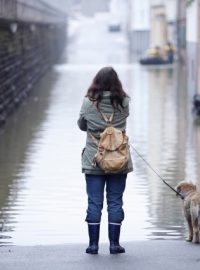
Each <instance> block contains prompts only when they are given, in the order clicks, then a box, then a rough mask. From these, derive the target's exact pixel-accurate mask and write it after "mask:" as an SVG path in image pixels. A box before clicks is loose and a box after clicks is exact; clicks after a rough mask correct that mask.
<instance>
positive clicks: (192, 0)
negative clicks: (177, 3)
mask: <svg viewBox="0 0 200 270" xmlns="http://www.w3.org/2000/svg"><path fill="white" fill-rule="evenodd" d="M194 1H195V0H186V5H187V7H189V6H190V5H191V4H192V3H193V2H194Z"/></svg>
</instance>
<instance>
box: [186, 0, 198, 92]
mask: <svg viewBox="0 0 200 270" xmlns="http://www.w3.org/2000/svg"><path fill="white" fill-rule="evenodd" d="M199 15H200V0H194V1H192V2H191V3H190V4H189V5H188V6H187V13H186V17H187V20H186V40H187V56H188V57H187V66H188V87H189V90H190V94H191V96H192V95H193V94H195V92H199V94H200V67H199V63H200V52H199V45H200V27H199V23H200V18H199Z"/></svg>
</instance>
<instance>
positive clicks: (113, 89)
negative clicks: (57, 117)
mask: <svg viewBox="0 0 200 270" xmlns="http://www.w3.org/2000/svg"><path fill="white" fill-rule="evenodd" d="M102 112H103V113H104V114H105V115H106V116H107V117H108V118H109V117H110V116H111V115H112V113H114V117H113V121H112V125H113V126H114V127H115V128H117V129H120V130H121V131H123V132H124V131H125V130H126V118H127V117H128V115H129V97H128V95H127V94H126V93H125V92H124V90H123V88H122V84H121V82H120V80H119V78H118V75H117V73H116V71H115V70H114V69H113V68H112V67H104V68H102V69H101V70H100V71H99V72H98V73H97V74H96V76H95V78H94V79H93V82H92V84H91V86H90V87H89V89H88V91H87V94H86V96H85V98H84V100H83V104H82V107H81V111H80V116H79V120H78V126H79V128H80V129H81V130H83V131H86V132H87V139H86V147H85V148H84V149H83V152H82V172H83V173H85V178H86V187H87V195H88V208H87V216H86V221H87V223H88V233H89V240H90V241H89V247H88V248H87V249H86V253H89V254H97V253H98V242H99V230H100V221H101V211H102V208H103V200H104V187H105V186H106V198H107V204H108V224H109V225H108V229H109V240H110V253H111V254H117V253H124V252H125V249H124V248H123V247H121V246H120V244H119V237H120V228H121V222H122V221H123V219H124V211H123V208H122V205H123V200H122V197H123V192H124V190H125V185H126V178H127V173H128V172H131V171H132V170H133V168H132V161H131V158H130V155H129V162H128V165H127V167H126V168H125V169H124V170H123V171H121V172H120V173H115V174H111V173H106V172H105V171H103V170H102V169H101V168H100V167H98V166H95V165H94V162H93V160H94V156H95V154H96V152H97V145H96V143H95V141H94V137H95V138H96V139H97V140H98V139H99V138H100V133H101V132H103V131H104V129H105V128H106V127H107V123H106V122H105V120H104V119H103V117H102ZM91 134H92V136H91Z"/></svg>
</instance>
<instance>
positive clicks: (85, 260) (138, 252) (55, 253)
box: [0, 240, 200, 270]
mask: <svg viewBox="0 0 200 270" xmlns="http://www.w3.org/2000/svg"><path fill="white" fill-rule="evenodd" d="M123 246H124V247H125V248H126V253H125V254H121V255H110V254H109V253H108V245H106V244H103V245H101V246H100V250H99V255H88V254H85V253H84V252H85V247H86V246H85V245H83V244H80V245H79V244H77V245H54V246H34V247H20V246H10V247H9V246H5V247H0V269H2V270H23V269H28V270H45V269H48V270H83V269H86V270H90V269H91V270H93V269H95V270H106V269H109V270H110V269H114V270H118V269H119V270H121V269H123V270H126V269H135V270H137V269H138V270H147V269H148V270H151V269H152V270H155V269H159V270H165V269H166V270H169V269H171V270H185V269H187V270H188V269H192V270H197V269H198V270H199V269H200V245H195V244H191V243H186V242H184V241H168V240H166V241H159V240H158V241H136V242H131V243H124V244H123Z"/></svg>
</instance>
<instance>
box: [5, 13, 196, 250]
mask: <svg viewBox="0 0 200 270" xmlns="http://www.w3.org/2000/svg"><path fill="white" fill-rule="evenodd" d="M108 25H109V20H108V14H107V13H99V14H97V15H96V16H95V17H94V18H87V17H80V18H79V21H77V28H76V32H74V35H73V37H71V39H70V44H68V48H67V50H66V54H67V56H66V57H65V56H64V58H66V59H67V62H66V63H63V61H62V64H59V65H56V66H55V67H54V68H53V69H52V70H51V71H49V72H48V74H46V75H45V76H44V78H43V79H42V80H41V82H40V83H39V84H38V86H37V87H36V89H35V90H34V92H33V93H32V95H31V96H30V97H29V99H28V100H27V101H26V103H25V104H24V105H23V106H22V107H21V108H20V109H18V111H17V112H16V113H15V115H13V116H11V117H10V119H9V121H8V123H7V124H6V126H5V128H4V129H2V130H1V134H0V172H1V175H0V244H1V245H3V244H14V245H38V244H39V245H40V244H41V245H46V244H62V243H77V242H87V241H88V236H87V226H86V225H87V224H86V223H85V222H84V219H85V213H86V205H87V197H86V192H85V180H84V175H83V174H82V173H81V160H80V156H81V151H82V148H83V147H84V144H85V137H86V135H85V133H84V132H82V131H80V130H79V129H78V127H77V124H76V122H77V119H78V115H79V110H80V106H81V103H82V99H83V96H84V95H85V93H86V91H87V88H88V86H89V84H90V83H91V80H92V79H93V77H94V75H95V74H96V72H97V71H98V70H99V69H100V68H101V67H103V66H105V65H111V64H112V66H113V67H114V68H115V69H116V71H117V72H118V74H119V77H120V79H121V81H122V84H123V86H124V89H125V90H126V91H127V92H128V94H129V95H130V97H131V108H130V109H131V113H130V117H129V121H128V134H129V137H130V141H131V144H132V145H133V146H134V147H135V148H136V149H137V151H139V153H140V154H141V155H142V156H143V157H144V158H145V159H146V160H147V161H148V162H149V163H150V164H151V165H152V166H153V168H154V169H155V170H156V171H157V172H159V174H161V175H162V176H163V177H164V179H165V180H166V181H167V182H168V183H169V184H170V185H172V186H173V187H174V186H175V185H176V184H177V183H178V182H179V181H181V180H184V179H185V180H191V181H192V182H194V183H196V184H197V185H198V187H199V188H200V126H198V125H196V124H195V123H194V121H193V118H192V114H191V98H192V95H190V93H188V91H187V88H186V86H187V82H186V70H184V68H183V67H181V66H179V65H178V64H176V65H175V66H174V69H167V68H165V69H159V70H158V69H146V68H144V67H141V66H139V64H137V63H130V62H129V48H128V42H127V38H126V35H125V33H124V32H116V33H111V32H109V31H108ZM97 29H98V31H97ZM132 154H133V162H134V169H135V170H134V172H133V173H131V174H129V175H128V180H127V188H126V192H125V196H124V209H125V214H126V216H125V220H124V223H123V227H122V240H123V241H133V240H147V239H153V240H155V239H172V240H176V239H183V238H184V237H185V233H186V225H185V223H184V219H183V217H182V212H181V200H180V199H179V198H177V197H176V196H175V194H174V193H173V192H172V191H171V190H170V189H169V188H168V187H167V186H165V185H164V184H163V183H162V182H161V180H160V179H159V178H158V177H157V176H156V175H155V174H154V173H153V172H152V171H151V170H150V169H149V168H148V167H147V166H146V164H145V163H144V161H143V160H141V158H140V157H138V156H137V154H136V153H135V152H134V151H132ZM104 208H105V209H104V212H103V217H102V228H101V242H107V213H106V207H104Z"/></svg>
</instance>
